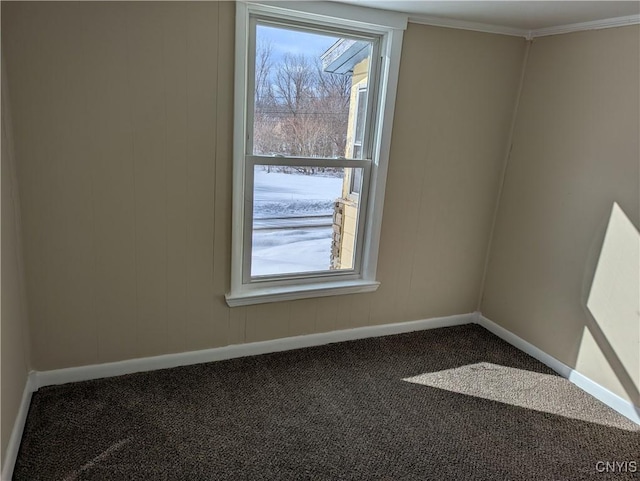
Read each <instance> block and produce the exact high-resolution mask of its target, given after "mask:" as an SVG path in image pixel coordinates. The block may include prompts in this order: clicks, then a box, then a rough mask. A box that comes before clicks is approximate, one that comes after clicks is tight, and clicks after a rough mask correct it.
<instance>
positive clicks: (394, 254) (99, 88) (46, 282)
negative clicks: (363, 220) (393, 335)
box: [2, 2, 524, 370]
mask: <svg viewBox="0 0 640 481" xmlns="http://www.w3.org/2000/svg"><path fill="white" fill-rule="evenodd" d="M2 8H3V11H2V21H3V25H2V27H3V28H2V33H3V40H4V42H5V46H6V48H7V52H8V71H9V81H10V82H9V83H10V87H11V94H12V101H13V104H14V108H13V110H14V112H15V113H14V124H15V129H14V130H15V139H16V146H17V152H18V155H19V158H20V164H19V172H18V174H19V180H20V188H21V190H22V195H23V199H24V201H23V222H24V233H25V235H24V237H25V243H24V244H25V252H26V269H27V281H28V296H29V307H30V318H31V322H32V326H33V329H32V332H33V344H34V353H33V354H34V355H33V362H34V367H35V368H36V369H39V370H45V369H54V368H61V367H66V366H78V365H83V364H90V363H96V362H107V361H115V360H120V359H128V358H134V357H140V356H148V355H155V354H163V353H169V352H179V351H187V350H195V349H202V348H209V347H214V346H222V345H226V344H230V343H241V342H251V341H259V340H265V339H271V338H277V337H284V336H291V335H298V334H305V333H313V332H323V331H328V330H333V329H344V328H350V327H357V326H365V325H371V324H380V323H389V322H399V321H409V320H414V319H421V318H428V317H434V316H444V315H451V314H460V313H466V312H471V311H473V310H474V309H475V308H476V304H477V298H478V296H479V285H480V277H481V271H482V266H483V262H484V256H485V252H486V247H487V241H488V236H489V228H490V227H489V226H490V219H491V216H492V214H493V211H494V206H495V202H496V194H495V193H496V190H497V186H498V179H499V176H500V165H501V163H502V159H503V155H504V152H503V151H504V146H505V138H506V133H507V130H508V127H509V120H510V117H511V113H512V108H513V102H514V96H515V89H516V84H517V79H518V74H519V68H520V62H521V57H522V52H523V45H524V42H523V40H521V39H517V38H511V37H506V36H498V35H488V34H481V33H471V32H465V31H455V30H450V29H439V28H432V27H426V26H419V25H410V26H409V29H408V30H407V32H406V36H405V44H404V53H403V58H402V65H401V71H400V85H399V91H398V102H397V107H396V117H395V126H394V137H393V140H392V148H391V161H390V168H389V178H388V186H387V195H386V204H385V212H384V221H383V228H382V240H381V248H380V262H379V276H378V278H379V280H380V281H381V282H382V286H381V287H380V289H379V290H378V291H377V292H376V293H372V294H366V295H364V294H362V295H349V296H338V297H335V298H322V299H312V300H301V301H295V302H281V303H274V304H265V305H255V306H250V307H242V308H234V309H229V308H228V307H227V306H226V304H225V301H224V297H223V296H224V293H225V292H226V291H227V290H228V287H229V277H230V275H229V271H230V266H229V256H230V226H231V217H230V212H231V191H230V187H231V167H232V156H231V146H232V131H231V124H232V115H233V112H232V104H231V101H232V97H233V95H232V93H233V92H232V89H233V35H234V32H233V30H232V28H233V24H234V22H233V19H234V7H233V5H232V4H230V3H226V2H208V3H187V2H179V3H162V4H156V3H150V2H141V3H103V4H102V3H37V4H36V3H3V4H2Z"/></svg>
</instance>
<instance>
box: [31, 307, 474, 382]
mask: <svg viewBox="0 0 640 481" xmlns="http://www.w3.org/2000/svg"><path fill="white" fill-rule="evenodd" d="M473 320H474V314H471V313H470V314H459V315H454V316H447V317H436V318H431V319H424V320H419V321H410V322H400V323H395V324H383V325H380V326H366V327H358V328H355V329H344V330H341V331H331V332H326V333H321V334H309V335H305V336H296V337H286V338H282V339H273V340H270V341H262V342H252V343H246V344H236V345H232V346H225V347H217V348H213V349H205V350H202V351H191V352H182V353H178V354H166V355H162V356H154V357H145V358H139V359H130V360H127V361H119V362H109V363H105V364H92V365H89V366H80V367H72V368H67V369H56V370H53V371H42V372H37V373H35V383H36V387H35V389H36V390H38V389H40V388H41V387H43V386H51V385H55V384H65V383H68V382H78V381H88V380H90V379H99V378H104V377H112V376H121V375H123V374H132V373H135V372H143V371H155V370H158V369H168V368H172V367H178V366H188V365H191V364H201V363H204V362H212V361H222V360H224V359H234V358H238V357H246V356H256V355H259V354H267V353H271V352H280V351H289V350H291V349H300V348H303V347H312V346H321V345H324V344H331V343H334V342H343V341H352V340H355V339H365V338H369V337H380V336H388V335H392V334H402V333H405V332H412V331H421V330H425V329H436V328H439V327H449V326H459V325H462V324H470V323H472V322H474V321H473Z"/></svg>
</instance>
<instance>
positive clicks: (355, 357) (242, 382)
mask: <svg viewBox="0 0 640 481" xmlns="http://www.w3.org/2000/svg"><path fill="white" fill-rule="evenodd" d="M639 457H640V428H639V427H638V426H637V425H636V424H634V423H632V422H631V421H629V420H627V419H626V418H624V417H623V416H621V415H619V414H618V413H616V412H614V411H612V410H611V409H609V408H608V407H607V406H605V405H604V404H602V403H600V402H599V401H597V400H596V399H594V398H593V397H591V396H589V395H588V394H586V393H584V392H583V391H581V390H580V389H578V388H577V387H575V386H574V385H573V384H571V383H570V382H568V381H567V380H565V379H563V378H561V377H559V376H558V375H556V374H555V373H554V372H553V371H551V370H550V369H549V368H547V367H546V366H544V365H543V364H541V363H539V362H538V361H536V360H535V359H533V358H531V357H529V356H528V355H526V354H524V353H522V352H521V351H519V350H517V349H515V348H513V347H512V346H510V345H508V344H507V343H505V342H503V341H502V340H501V339H499V338H497V337H495V336H494V335H492V334H491V333H489V332H488V331H486V330H485V329H483V328H481V327H479V326H477V325H465V326H458V327H449V328H443V329H435V330H429V331H421V332H415V333H409V334H401V335H395V336H387V337H381V338H374V339H365V340H358V341H351V342H344V343H339V344H330V345H327V346H321V347H313V348H307V349H300V350H295V351H288V352H282V353H275V354H267V355H261V356H254V357H247V358H242V359H233V360H228V361H220V362H215V363H208V364H200V365H195V366H187V367H179V368H174V369H167V370H162V371H154V372H148V373H139V374H131V375H126V376H120V377H114V378H109V379H100V380H94V381H87V382H80V383H73V384H66V385H61V386H51V387H46V388H42V389H40V390H39V391H38V392H36V393H34V396H33V399H32V402H31V408H30V411H29V415H28V418H27V423H26V426H25V431H24V436H23V439H22V444H21V447H20V452H19V455H18V459H17V463H16V467H15V471H14V480H15V481H25V480H27V481H48V480H64V481H76V480H96V481H110V480H117V481H121V480H126V481H134V480H145V481H147V480H152V481H156V480H158V481H160V480H164V481H182V480H185V481H186V480H188V481H198V480H234V481H236V480H294V479H295V480H298V479H308V480H405V479H406V480H438V481H441V480H445V481H446V480H455V481H457V480H472V479H473V480H545V481H551V480H582V479H597V480H605V479H615V480H622V479H638V476H640V473H639V472H640V460H639V459H638V458H639ZM615 461H617V462H619V463H624V462H626V463H627V464H618V465H613V466H617V468H612V464H611V463H613V462H615ZM607 462H608V463H609V464H604V463H607ZM633 462H635V463H636V465H637V469H638V471H639V472H636V473H634V472H632V471H633V465H634V464H633ZM624 466H626V468H624ZM614 471H615V472H614Z"/></svg>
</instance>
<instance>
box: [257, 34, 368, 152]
mask: <svg viewBox="0 0 640 481" xmlns="http://www.w3.org/2000/svg"><path fill="white" fill-rule="evenodd" d="M371 50H372V46H371V42H370V41H365V40H354V39H350V38H344V37H338V36H331V35H330V34H321V33H317V32H315V31H313V32H312V31H302V30H299V29H289V28H285V27H281V26H277V27H276V26H272V25H266V24H258V25H257V27H256V52H255V93H254V99H255V105H254V112H253V137H252V138H253V152H252V153H253V154H254V155H284V156H292V157H315V158H332V157H347V158H352V157H353V156H354V154H353V145H354V142H355V136H356V119H358V118H360V116H359V115H358V112H357V110H358V96H359V91H363V92H364V96H363V98H364V99H366V81H367V77H368V72H369V58H370V56H371ZM360 109H366V101H365V102H362V104H361V105H360ZM364 118H365V116H362V119H364ZM363 132H364V123H361V125H359V126H358V134H360V135H362V133H363Z"/></svg>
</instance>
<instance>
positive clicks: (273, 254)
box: [251, 165, 362, 277]
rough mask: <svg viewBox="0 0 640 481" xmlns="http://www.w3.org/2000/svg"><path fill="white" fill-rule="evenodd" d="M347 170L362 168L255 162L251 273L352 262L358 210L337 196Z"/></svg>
mask: <svg viewBox="0 0 640 481" xmlns="http://www.w3.org/2000/svg"><path fill="white" fill-rule="evenodd" d="M347 170H352V171H361V170H362V169H344V168H322V167H320V168H317V167H300V166H284V165H258V166H255V168H254V182H253V185H254V191H253V222H252V227H253V235H252V249H251V252H252V254H251V275H252V277H260V276H274V275H284V274H297V273H303V272H322V271H329V270H336V269H351V268H352V267H353V253H354V250H355V249H354V247H355V236H356V225H357V216H358V209H357V208H354V206H353V205H352V206H351V210H349V209H347V208H345V205H344V200H343V199H342V197H343V195H342V194H343V183H344V181H345V173H346V171H347ZM338 255H340V256H341V257H342V259H336V256H338ZM338 261H340V262H338Z"/></svg>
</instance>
